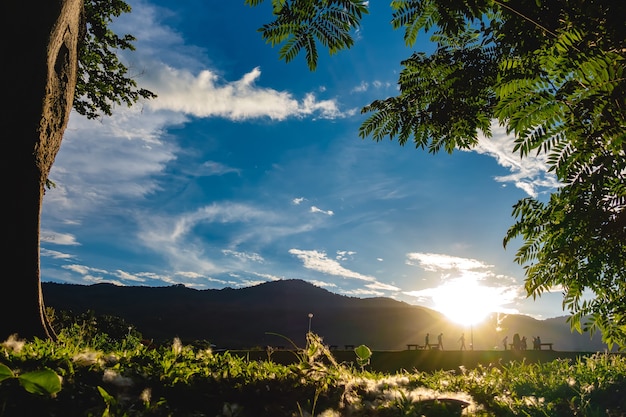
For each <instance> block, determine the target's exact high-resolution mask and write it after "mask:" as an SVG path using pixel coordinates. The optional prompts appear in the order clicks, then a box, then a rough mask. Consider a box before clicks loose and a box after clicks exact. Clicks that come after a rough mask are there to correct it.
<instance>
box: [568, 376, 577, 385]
mask: <svg viewBox="0 0 626 417" xmlns="http://www.w3.org/2000/svg"><path fill="white" fill-rule="evenodd" d="M567 385H569V386H570V387H573V386H574V385H576V380H575V379H574V378H572V377H569V378H567Z"/></svg>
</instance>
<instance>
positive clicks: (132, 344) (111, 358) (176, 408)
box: [0, 326, 626, 417]
mask: <svg viewBox="0 0 626 417" xmlns="http://www.w3.org/2000/svg"><path fill="white" fill-rule="evenodd" d="M504 353H505V352H471V351H470V352H458V351H457V352H454V351H450V352H448V351H443V352H437V351H415V350H411V351H402V352H371V351H369V349H368V348H367V347H366V346H358V347H356V349H354V350H341V351H332V352H331V351H330V350H329V349H328V348H327V347H326V346H324V344H323V343H322V341H321V339H320V338H319V337H317V336H316V335H315V334H313V333H309V334H308V335H307V345H306V346H305V347H302V348H295V347H294V349H290V350H284V351H250V352H243V351H240V352H228V351H224V352H219V353H217V352H213V351H212V350H211V349H210V347H204V346H200V345H194V346H191V345H183V344H182V343H181V342H180V340H177V339H174V340H173V341H172V343H171V344H167V345H161V346H150V345H146V343H145V342H144V343H142V342H141V340H140V339H139V338H136V337H134V336H133V335H132V334H130V331H129V335H128V336H127V337H126V338H124V339H122V340H111V339H110V338H109V337H108V336H107V335H106V334H89V335H86V334H85V333H84V329H83V328H81V327H80V326H74V327H73V328H70V329H67V330H64V331H63V332H61V334H60V336H59V340H58V341H57V342H52V341H40V340H37V341H34V342H25V341H20V340H17V339H10V340H8V341H6V342H4V343H3V344H2V348H0V416H1V417H9V416H10V417H13V416H64V417H72V416H103V417H111V416H120V417H121V416H129V417H131V416H181V417H191V416H194V417H199V416H210V417H215V416H219V417H227V416H229V417H234V416H240V417H247V416H250V417H252V416H255V417H258V416H273V417H281V416H289V417H292V416H320V417H331V416H333V417H334V416H355V417H356V416H384V417H387V416H461V415H464V416H520V415H523V416H568V417H569V416H610V417H615V416H625V415H626V402H625V400H624V393H625V392H626V360H625V358H624V357H623V356H622V355H615V354H586V355H575V357H571V358H570V357H567V358H563V357H562V358H558V359H556V358H552V357H551V356H549V355H557V354H559V353H558V352H547V351H543V352H527V353H528V354H530V355H529V356H528V357H523V358H522V357H519V358H518V357H515V356H513V355H514V354H515V353H516V352H508V353H507V355H509V357H508V358H506V359H505V357H504V356H503V354H504ZM457 361H461V362H458V363H457ZM427 368H428V370H427ZM453 368H454V369H453ZM383 369H385V370H383Z"/></svg>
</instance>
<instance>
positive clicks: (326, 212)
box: [311, 206, 335, 216]
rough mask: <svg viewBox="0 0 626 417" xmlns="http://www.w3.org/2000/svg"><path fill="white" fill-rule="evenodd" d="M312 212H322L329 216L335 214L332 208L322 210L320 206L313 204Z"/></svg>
mask: <svg viewBox="0 0 626 417" xmlns="http://www.w3.org/2000/svg"><path fill="white" fill-rule="evenodd" d="M311 213H322V214H327V215H329V216H333V215H334V214H335V213H334V212H333V211H332V210H322V209H321V208H319V207H315V206H311Z"/></svg>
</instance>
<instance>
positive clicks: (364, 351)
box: [354, 345, 372, 362]
mask: <svg viewBox="0 0 626 417" xmlns="http://www.w3.org/2000/svg"><path fill="white" fill-rule="evenodd" d="M354 353H356V356H357V358H358V360H359V362H365V361H368V360H369V359H370V357H371V356H372V351H371V350H370V348H368V347H367V346H365V345H361V346H357V347H356V348H354Z"/></svg>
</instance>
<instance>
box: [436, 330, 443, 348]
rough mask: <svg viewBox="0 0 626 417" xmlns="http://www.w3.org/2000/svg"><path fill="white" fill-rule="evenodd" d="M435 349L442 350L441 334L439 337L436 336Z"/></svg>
mask: <svg viewBox="0 0 626 417" xmlns="http://www.w3.org/2000/svg"><path fill="white" fill-rule="evenodd" d="M437 348H438V349H439V350H443V333H439V336H437Z"/></svg>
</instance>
